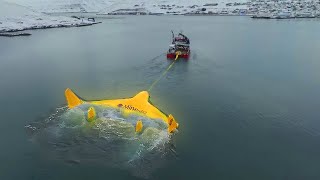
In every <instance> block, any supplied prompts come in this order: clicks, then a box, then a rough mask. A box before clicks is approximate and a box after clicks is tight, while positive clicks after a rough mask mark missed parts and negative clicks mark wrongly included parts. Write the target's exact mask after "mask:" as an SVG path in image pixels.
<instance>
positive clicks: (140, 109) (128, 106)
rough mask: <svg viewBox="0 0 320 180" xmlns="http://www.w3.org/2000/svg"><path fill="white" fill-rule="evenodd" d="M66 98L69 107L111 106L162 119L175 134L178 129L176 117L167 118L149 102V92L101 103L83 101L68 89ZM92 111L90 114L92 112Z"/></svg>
mask: <svg viewBox="0 0 320 180" xmlns="http://www.w3.org/2000/svg"><path fill="white" fill-rule="evenodd" d="M65 96H66V99H67V102H68V107H69V108H70V109H71V108H74V107H76V106H78V105H80V104H83V103H89V104H96V105H105V106H111V107H114V108H122V109H123V110H124V112H125V113H138V114H142V115H145V116H147V117H149V118H152V119H162V120H163V121H164V122H165V123H166V124H168V131H169V132H173V131H174V130H175V129H177V128H178V126H179V125H178V123H177V122H176V121H175V119H174V117H173V116H172V115H171V114H170V115H169V116H167V115H166V114H164V113H163V112H161V111H160V110H159V109H158V108H156V107H155V106H153V105H152V104H151V103H150V102H149V93H148V92H147V91H141V92H139V93H138V94H137V95H135V96H134V97H132V98H127V99H115V100H101V101H87V102H86V101H83V100H81V99H80V98H79V97H78V96H77V95H75V94H74V93H73V92H72V91H71V89H69V88H68V89H66V91H65ZM92 111H93V110H90V111H89V112H92Z"/></svg>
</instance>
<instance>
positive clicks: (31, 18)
mask: <svg viewBox="0 0 320 180" xmlns="http://www.w3.org/2000/svg"><path fill="white" fill-rule="evenodd" d="M91 24H95V22H91V21H87V20H84V19H82V20H80V19H76V18H70V17H63V16H50V15H46V14H43V13H39V12H36V11H35V10H32V9H29V8H27V7H24V6H21V5H17V4H15V3H10V2H5V1H2V0H0V33H1V32H12V31H21V30H26V29H43V28H54V27H72V26H85V25H91Z"/></svg>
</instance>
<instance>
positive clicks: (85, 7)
mask: <svg viewBox="0 0 320 180" xmlns="http://www.w3.org/2000/svg"><path fill="white" fill-rule="evenodd" d="M8 1H9V0H8ZM10 1H11V2H15V3H17V4H20V5H23V6H26V7H28V8H32V9H34V10H37V11H40V12H99V13H102V14H106V13H110V12H113V11H116V10H119V9H137V8H139V9H144V10H145V11H146V12H151V13H164V14H170V13H171V12H178V11H179V12H181V13H186V12H191V11H197V9H199V8H206V9H208V10H213V11H221V10H223V9H225V10H232V9H243V8H246V5H244V4H243V3H246V2H247V0H10ZM234 3H237V5H234ZM230 4H231V5H230Z"/></svg>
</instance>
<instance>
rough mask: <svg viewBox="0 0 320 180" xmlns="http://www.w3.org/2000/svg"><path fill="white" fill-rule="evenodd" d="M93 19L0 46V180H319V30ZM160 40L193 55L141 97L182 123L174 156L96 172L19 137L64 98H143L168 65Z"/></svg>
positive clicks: (306, 23) (291, 23) (294, 23)
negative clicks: (184, 42) (178, 36)
mask: <svg viewBox="0 0 320 180" xmlns="http://www.w3.org/2000/svg"><path fill="white" fill-rule="evenodd" d="M99 20H101V21H103V23H102V24H98V25H95V26H91V27H83V28H61V29H48V30H37V31H32V34H33V35H32V36H30V37H19V38H0V102H1V105H0V116H1V118H0V119H1V126H0V142H1V145H0V179H1V180H11V179H15V180H20V179H24V180H35V179H37V180H38V179H50V180H51V179H52V180H53V179H54V180H62V179H68V180H69V179H77V180H80V179H92V180H97V179H104V180H105V179H112V180H116V179H140V178H149V179H190V180H191V179H192V180H193V179H218V180H224V179H226V180H230V179H237V180H239V179H243V180H250V179H252V180H257V179H259V180H263V179H266V180H269V179H270V180H271V179H272V180H283V179H290V180H295V179H296V180H301V179H320V169H319V167H320V153H319V152H320V119H319V114H320V113H319V112H320V111H319V110H320V95H319V93H320V73H319V69H320V36H319V32H320V24H319V21H318V20H316V19H313V20H307V19H303V20H281V21H277V20H254V19H250V18H247V17H182V16H137V17H133V16H131V17H120V18H116V19H106V18H101V19H99ZM170 30H175V31H180V30H182V31H183V32H184V33H185V34H186V35H187V36H189V38H190V40H191V49H192V55H191V58H190V59H189V61H178V62H177V63H175V64H174V66H173V67H172V69H170V71H169V72H168V73H167V74H166V75H165V77H163V79H162V80H161V81H160V82H159V83H158V84H157V85H156V86H155V87H154V88H153V90H152V91H151V92H150V95H151V101H152V102H153V104H155V105H156V106H158V107H159V108H160V109H161V110H163V111H164V112H166V113H168V114H169V113H172V114H173V115H174V116H175V118H176V119H177V121H178V122H179V124H180V127H179V132H178V133H177V134H176V135H175V136H174V146H175V148H174V152H175V153H174V154H175V156H174V157H172V158H171V159H170V160H168V161H164V162H163V163H159V164H157V162H144V161H142V162H141V164H140V165H141V167H143V168H142V169H140V171H139V172H136V173H132V171H134V169H133V170H132V169H130V170H128V169H126V168H121V167H120V168H119V167H116V166H112V165H111V166H110V165H105V164H104V163H101V162H95V160H97V159H99V157H98V158H97V157H95V159H94V158H93V160H92V161H81V160H78V159H79V158H80V159H81V158H82V157H81V156H82V154H81V153H77V154H76V156H77V158H78V159H64V158H63V157H66V156H61V157H60V158H55V157H53V156H52V153H49V151H54V150H55V149H50V147H47V146H46V148H44V147H43V146H42V145H41V143H39V142H34V141H32V140H30V139H32V135H30V134H29V133H28V130H26V128H25V126H26V125H29V124H30V123H33V122H42V121H45V120H47V118H48V117H49V116H50V115H52V114H54V112H56V111H59V110H60V109H59V107H63V106H64V105H65V103H66V102H65V99H64V90H65V89H66V88H68V87H69V88H71V89H73V90H74V91H75V92H76V93H77V94H78V95H80V96H81V97H83V98H85V99H89V100H90V99H110V98H111V99H113V98H123V97H131V96H133V95H135V94H136V93H138V92H139V91H141V90H145V89H147V88H148V87H149V86H150V85H151V84H152V82H153V81H154V80H155V79H157V78H158V77H159V76H160V74H161V73H162V72H163V71H164V70H165V69H166V68H167V67H168V66H169V65H170V63H171V61H168V60H167V59H166V57H165V55H164V53H165V52H166V51H167V48H168V45H169V43H170V41H171V33H170ZM57 108H58V109H57ZM41 138H42V141H48V142H49V141H50V140H51V139H49V137H47V136H41ZM64 138H65V137H64ZM86 138H88V137H86ZM47 139H48V140H47ZM63 140H64V139H62V140H61V141H63ZM82 140H83V139H78V141H82ZM100 143H102V144H100V145H102V146H105V147H108V146H112V145H111V144H108V143H110V142H105V143H103V142H100ZM69 146H72V145H70V144H67V145H66V146H65V147H66V151H67V150H68V147H69ZM88 147H89V146H88V145H87V146H85V148H88ZM80 148H81V147H80ZM119 151H122V149H119ZM75 152H76V151H75ZM86 152H87V153H88V154H90V152H91V153H92V152H93V153H94V152H95V149H94V147H93V148H92V151H91V150H90V148H88V149H87V151H86ZM106 153H110V152H108V151H107V152H106ZM83 156H87V154H83ZM101 156H102V157H107V156H105V154H103V153H102V154H101ZM68 157H70V156H68ZM110 157H112V158H113V159H112V161H110V162H112V163H114V162H116V161H117V158H116V157H114V156H110ZM101 160H102V161H103V162H107V161H108V159H107V158H104V159H103V158H102V159H101ZM155 161H157V160H155ZM107 164H108V163H107ZM150 166H154V167H150ZM144 167H145V169H144ZM150 169H151V170H150ZM144 173H146V174H148V176H140V175H139V174H144Z"/></svg>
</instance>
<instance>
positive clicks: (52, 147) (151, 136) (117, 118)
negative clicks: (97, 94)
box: [26, 104, 174, 177]
mask: <svg viewBox="0 0 320 180" xmlns="http://www.w3.org/2000/svg"><path fill="white" fill-rule="evenodd" d="M88 108H89V105H85V104H84V105H81V106H79V107H77V108H73V109H70V110H68V109H67V108H66V107H62V108H58V109H56V111H55V112H54V113H53V114H51V115H49V117H48V118H46V119H42V120H40V121H37V122H34V123H31V124H29V125H27V126H26V128H27V129H28V131H29V132H30V131H31V132H32V136H31V139H32V140H33V141H34V142H36V143H39V144H40V145H41V148H42V150H44V151H46V152H48V151H49V152H52V153H53V154H54V155H56V156H52V157H57V159H61V160H63V161H65V162H78V163H91V162H94V163H102V164H104V165H106V166H111V167H114V166H115V167H119V168H122V169H127V170H129V171H131V172H133V173H134V174H135V175H137V176H143V177H148V176H149V175H150V174H151V172H152V171H153V170H154V168H157V167H158V166H160V165H161V164H163V162H164V161H166V157H169V156H172V155H173V154H172V153H170V152H172V150H170V149H171V148H172V147H173V146H172V139H171V135H170V134H169V133H168V132H167V125H166V124H165V123H164V122H163V121H162V120H154V119H149V118H147V117H144V116H139V115H137V114H135V115H126V116H124V115H123V113H122V112H121V111H120V110H119V109H114V108H106V107H101V106H94V108H95V110H96V113H97V118H96V119H95V120H94V121H93V122H88V121H87V120H86V111H87V109H88ZM137 120H141V121H142V122H143V126H144V127H143V130H142V132H140V133H136V132H135V124H136V121H137ZM173 157H174V155H173ZM169 159H172V157H171V158H169ZM78 163H77V164H78ZM150 163H153V164H152V166H150ZM150 167H152V168H151V169H150ZM137 172H138V173H137Z"/></svg>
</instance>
